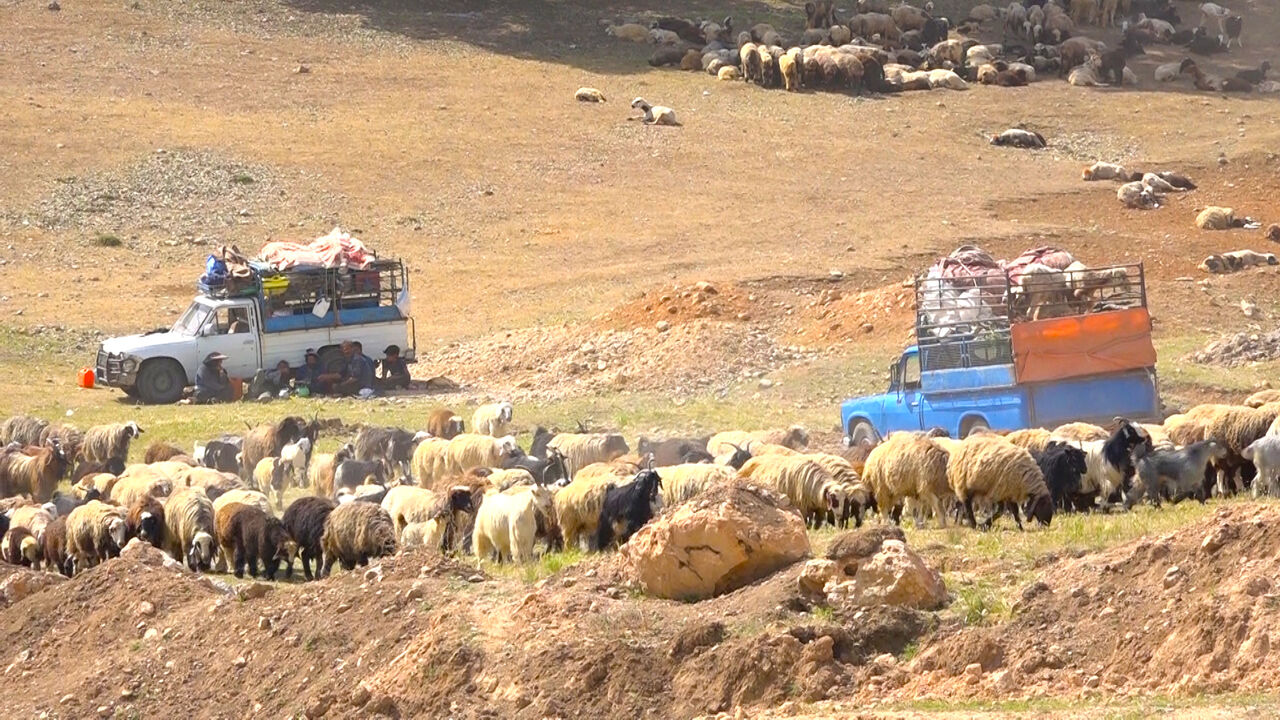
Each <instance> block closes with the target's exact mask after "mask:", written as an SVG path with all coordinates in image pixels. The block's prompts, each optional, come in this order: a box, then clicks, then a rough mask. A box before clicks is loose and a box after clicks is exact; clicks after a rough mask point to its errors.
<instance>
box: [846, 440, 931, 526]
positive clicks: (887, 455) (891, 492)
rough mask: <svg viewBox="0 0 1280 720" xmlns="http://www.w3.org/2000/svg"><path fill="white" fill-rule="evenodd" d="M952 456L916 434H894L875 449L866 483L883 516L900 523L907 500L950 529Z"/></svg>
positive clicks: (865, 472)
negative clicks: (948, 506)
mask: <svg viewBox="0 0 1280 720" xmlns="http://www.w3.org/2000/svg"><path fill="white" fill-rule="evenodd" d="M947 456H948V453H947V451H946V450H944V449H943V448H942V447H941V446H939V445H938V444H936V443H935V442H933V440H931V439H929V438H926V437H920V436H917V435H915V434H913V433H892V434H890V435H889V437H887V438H885V440H884V442H882V443H880V444H879V445H877V446H875V447H874V448H872V450H871V453H870V454H869V455H867V462H866V465H865V466H864V467H863V470H862V481H863V483H865V484H866V486H867V489H868V490H870V491H871V494H872V495H873V496H874V497H875V502H876V506H877V507H878V508H880V512H881V513H884V514H886V515H887V516H888V517H891V518H892V519H893V521H894V523H900V522H901V517H902V504H903V501H905V500H907V499H912V500H915V501H916V502H917V503H920V504H921V505H923V506H925V507H927V508H929V509H931V510H932V511H933V514H934V517H936V518H937V520H938V523H939V525H943V526H945V525H946V512H945V508H944V503H945V502H946V501H947V500H949V499H950V498H951V497H952V495H951V487H950V485H948V484H947V474H946V472H947Z"/></svg>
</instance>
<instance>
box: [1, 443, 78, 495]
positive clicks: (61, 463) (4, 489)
mask: <svg viewBox="0 0 1280 720" xmlns="http://www.w3.org/2000/svg"><path fill="white" fill-rule="evenodd" d="M68 464H69V463H68V459H67V456H66V454H65V453H64V452H63V450H62V446H61V444H60V443H58V442H57V441H55V442H54V444H53V445H52V446H50V447H42V448H36V447H27V448H24V449H23V450H21V451H17V452H6V453H3V454H2V455H0V497H10V496H13V495H22V494H26V495H30V496H31V499H32V500H35V501H36V502H41V503H42V502H48V501H49V500H50V499H51V498H52V497H53V489H54V488H55V487H56V486H57V485H58V481H59V480H61V479H62V476H63V475H64V474H66V472H67V465H68Z"/></svg>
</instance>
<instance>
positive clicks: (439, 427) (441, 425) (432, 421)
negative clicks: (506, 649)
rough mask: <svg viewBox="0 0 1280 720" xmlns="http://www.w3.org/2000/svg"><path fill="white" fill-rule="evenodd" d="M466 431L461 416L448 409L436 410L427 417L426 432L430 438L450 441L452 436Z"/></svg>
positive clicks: (465, 425)
mask: <svg viewBox="0 0 1280 720" xmlns="http://www.w3.org/2000/svg"><path fill="white" fill-rule="evenodd" d="M466 431H467V424H466V423H465V422H464V421H463V420H462V416H461V415H459V414H458V413H456V412H454V411H452V410H450V409H449V408H437V409H435V410H432V411H431V414H430V415H428V416H427V432H429V433H431V435H432V437H438V438H444V439H445V440H452V439H453V438H454V436H456V435H461V434H462V433H464V432H466Z"/></svg>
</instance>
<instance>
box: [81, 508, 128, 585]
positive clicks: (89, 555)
mask: <svg viewBox="0 0 1280 720" xmlns="http://www.w3.org/2000/svg"><path fill="white" fill-rule="evenodd" d="M125 515H126V513H125V509H124V508H121V507H117V506H115V505H108V504H106V503H104V502H101V501H98V500H92V501H90V502H88V503H85V504H84V505H81V506H80V507H78V508H76V509H75V510H72V511H71V514H70V515H68V516H67V555H69V556H70V557H71V563H72V574H75V573H78V572H80V571H81V570H84V569H87V568H91V567H93V566H94V565H97V564H98V563H99V562H101V561H103V560H105V559H107V558H109V557H112V556H115V555H118V554H120V549H121V548H123V547H124V543H125V539H126V536H127V531H128V526H127V523H126V522H125Z"/></svg>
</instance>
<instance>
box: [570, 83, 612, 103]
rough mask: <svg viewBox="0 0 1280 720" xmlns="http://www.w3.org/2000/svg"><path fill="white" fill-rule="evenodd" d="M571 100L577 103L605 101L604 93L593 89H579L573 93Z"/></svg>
mask: <svg viewBox="0 0 1280 720" xmlns="http://www.w3.org/2000/svg"><path fill="white" fill-rule="evenodd" d="M573 99H574V100H577V101H578V102H593V103H602V102H604V101H605V99H604V93H602V92H600V91H599V90H597V89H595V88H593V87H580V88H578V89H577V90H576V91H574V93H573Z"/></svg>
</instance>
